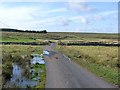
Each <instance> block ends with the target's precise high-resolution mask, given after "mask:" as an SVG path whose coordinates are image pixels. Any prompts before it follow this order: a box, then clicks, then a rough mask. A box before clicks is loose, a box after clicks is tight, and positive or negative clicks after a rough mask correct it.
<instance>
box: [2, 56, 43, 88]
mask: <svg viewBox="0 0 120 90" xmlns="http://www.w3.org/2000/svg"><path fill="white" fill-rule="evenodd" d="M32 57H33V58H32V59H31V61H30V65H28V66H29V68H26V67H25V66H24V67H23V66H22V65H19V64H17V63H13V64H12V67H13V69H12V75H11V79H10V80H9V81H7V82H6V84H5V85H4V86H3V87H4V88H29V87H34V86H36V85H37V84H38V83H39V80H40V73H41V72H42V70H41V66H40V65H41V64H42V65H43V64H45V62H44V60H43V55H42V54H41V55H39V54H32ZM25 70H27V73H29V74H30V77H29V76H27V77H26V76H25V74H26V73H25V72H24V71H25Z"/></svg>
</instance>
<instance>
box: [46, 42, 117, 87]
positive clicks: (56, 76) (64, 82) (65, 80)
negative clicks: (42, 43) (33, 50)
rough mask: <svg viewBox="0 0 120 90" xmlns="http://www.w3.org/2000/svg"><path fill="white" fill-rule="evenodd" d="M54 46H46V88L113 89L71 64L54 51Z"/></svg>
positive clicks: (86, 71) (81, 68) (76, 65)
mask: <svg viewBox="0 0 120 90" xmlns="http://www.w3.org/2000/svg"><path fill="white" fill-rule="evenodd" d="M54 47H55V45H54V44H52V45H51V46H46V47H45V50H47V51H49V52H50V54H49V55H45V62H46V73H47V78H46V86H45V87H46V88H115V86H113V85H111V84H108V83H107V82H106V81H104V80H102V79H101V78H99V77H97V76H96V75H94V74H92V73H91V72H89V71H88V70H86V69H84V68H83V67H81V66H79V65H78V64H76V63H74V62H72V61H71V60H70V59H68V58H67V57H66V56H64V55H62V54H61V53H59V52H57V51H55V50H54Z"/></svg>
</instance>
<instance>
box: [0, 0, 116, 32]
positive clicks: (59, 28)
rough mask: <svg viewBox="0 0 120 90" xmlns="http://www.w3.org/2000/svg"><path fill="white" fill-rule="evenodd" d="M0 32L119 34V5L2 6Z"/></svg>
mask: <svg viewBox="0 0 120 90" xmlns="http://www.w3.org/2000/svg"><path fill="white" fill-rule="evenodd" d="M0 28H16V29H22V30H36V31H37V30H38V31H40V30H44V29H45V30H47V31H48V32H93V33H118V3H117V2H85V1H83V2H74V1H72V2H69V1H67V2H0Z"/></svg>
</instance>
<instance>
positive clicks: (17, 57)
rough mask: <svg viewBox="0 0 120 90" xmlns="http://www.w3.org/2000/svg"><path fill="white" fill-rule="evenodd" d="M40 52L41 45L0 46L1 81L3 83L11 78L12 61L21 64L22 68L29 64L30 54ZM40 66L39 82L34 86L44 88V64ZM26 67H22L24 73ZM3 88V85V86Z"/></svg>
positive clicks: (41, 49)
mask: <svg viewBox="0 0 120 90" xmlns="http://www.w3.org/2000/svg"><path fill="white" fill-rule="evenodd" d="M33 53H34V54H41V53H43V48H42V46H23V45H3V46H2V67H3V68H4V69H3V70H2V73H3V83H2V85H4V84H5V82H6V81H7V80H9V79H10V78H11V72H12V71H11V70H12V63H18V64H19V65H22V67H23V68H26V66H29V67H30V65H29V64H28V63H29V62H30V60H31V56H30V55H31V54H33ZM34 68H35V70H36V69H38V68H37V66H36V67H34ZM39 68H41V70H42V73H41V76H40V78H41V79H40V82H39V84H38V85H37V86H36V88H38V87H39V88H44V85H45V65H41V66H39ZM27 72H28V71H27V69H24V73H26V75H29V74H28V73H27ZM4 88H5V87H4Z"/></svg>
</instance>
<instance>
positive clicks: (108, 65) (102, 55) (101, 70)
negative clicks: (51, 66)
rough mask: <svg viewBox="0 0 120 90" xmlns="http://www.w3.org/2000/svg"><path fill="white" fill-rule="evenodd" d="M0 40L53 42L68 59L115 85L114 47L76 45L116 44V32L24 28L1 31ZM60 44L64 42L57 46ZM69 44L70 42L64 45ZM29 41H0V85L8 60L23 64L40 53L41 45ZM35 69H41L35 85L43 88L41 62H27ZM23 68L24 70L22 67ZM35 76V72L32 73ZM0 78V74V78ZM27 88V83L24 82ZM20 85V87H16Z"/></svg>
mask: <svg viewBox="0 0 120 90" xmlns="http://www.w3.org/2000/svg"><path fill="white" fill-rule="evenodd" d="M0 39H1V41H0V42H26V43H27V42H35V43H40V44H41V43H42V45H46V44H47V45H49V41H51V42H53V43H54V42H55V43H57V44H58V45H57V47H56V49H57V50H58V51H60V52H61V53H63V54H65V55H66V56H68V57H69V58H70V59H71V60H73V61H74V62H75V63H78V64H79V65H82V66H83V67H85V68H87V69H88V70H89V71H91V72H93V73H95V74H96V75H97V76H100V77H101V78H103V79H105V80H107V81H108V82H110V83H113V84H115V85H118V68H120V65H119V64H118V47H114V46H113V47H106V46H76V44H79V43H89V42H98V43H105V44H106V43H107V44H118V43H119V42H118V35H117V34H104V33H101V34H97V33H72V32H71V33H68V32H65V33H63V32H49V33H47V34H41V33H24V32H2V37H1V38H0ZM61 44H64V45H62V46H61ZM68 44H71V45H73V46H67V45H68ZM42 45H41V46H31V45H1V48H0V49H1V50H2V51H1V52H2V61H3V62H2V65H1V67H3V68H4V70H3V71H2V73H3V74H4V77H3V79H2V80H3V82H2V85H3V84H5V81H7V79H9V78H10V75H11V72H12V71H11V70H12V62H18V63H19V64H21V65H23V66H27V63H28V62H29V61H30V60H31V56H30V55H31V54H32V53H34V54H41V53H43V46H42ZM30 67H32V68H35V69H36V72H37V71H38V69H39V68H41V69H42V71H43V72H42V73H41V80H40V81H39V84H38V85H37V86H36V87H35V88H44V87H45V80H46V71H45V65H41V66H39V65H35V66H30ZM25 72H26V70H25ZM27 75H28V74H27ZM34 76H36V75H34ZM0 79H1V78H0ZM27 87H28V88H30V87H29V86H27ZM19 88H20V87H19Z"/></svg>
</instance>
